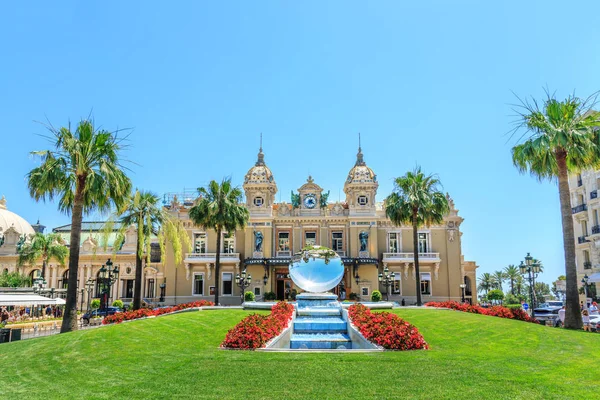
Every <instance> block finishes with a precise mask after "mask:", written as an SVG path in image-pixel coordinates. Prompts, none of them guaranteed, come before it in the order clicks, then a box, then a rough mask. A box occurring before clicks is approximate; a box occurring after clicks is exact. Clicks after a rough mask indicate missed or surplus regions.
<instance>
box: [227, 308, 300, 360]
mask: <svg viewBox="0 0 600 400" xmlns="http://www.w3.org/2000/svg"><path fill="white" fill-rule="evenodd" d="M293 313H294V306H292V305H291V304H290V303H288V302H286V301H280V302H279V303H277V304H275V305H274V306H273V308H272V309H271V314H270V315H259V314H251V315H249V316H247V317H246V318H244V319H243V320H241V321H240V322H239V323H238V324H237V325H236V326H235V327H233V328H232V329H230V330H229V331H228V332H227V335H226V336H225V340H223V342H222V343H221V347H223V348H229V349H258V348H260V347H264V346H265V345H266V344H267V342H268V341H269V340H271V339H272V338H274V337H275V336H277V335H279V334H280V333H281V332H282V331H283V330H284V329H285V328H287V327H288V325H289V323H290V321H291V319H292V315H293Z"/></svg>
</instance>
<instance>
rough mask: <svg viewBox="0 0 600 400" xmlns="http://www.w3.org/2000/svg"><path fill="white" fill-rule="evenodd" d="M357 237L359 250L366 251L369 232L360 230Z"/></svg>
mask: <svg viewBox="0 0 600 400" xmlns="http://www.w3.org/2000/svg"><path fill="white" fill-rule="evenodd" d="M358 239H359V240H360V251H367V248H368V246H369V232H367V231H362V232H361V233H359V234H358Z"/></svg>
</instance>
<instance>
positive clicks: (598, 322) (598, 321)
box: [590, 315, 600, 332]
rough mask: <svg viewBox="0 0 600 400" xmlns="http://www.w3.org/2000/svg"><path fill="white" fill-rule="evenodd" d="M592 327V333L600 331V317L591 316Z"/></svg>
mask: <svg viewBox="0 0 600 400" xmlns="http://www.w3.org/2000/svg"><path fill="white" fill-rule="evenodd" d="M590 326H591V328H592V331H594V330H595V331H596V332H598V329H600V315H590Z"/></svg>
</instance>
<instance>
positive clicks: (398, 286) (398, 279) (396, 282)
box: [392, 272, 402, 294]
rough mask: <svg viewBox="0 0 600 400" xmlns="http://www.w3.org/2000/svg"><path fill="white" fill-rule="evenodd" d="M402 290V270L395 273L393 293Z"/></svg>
mask: <svg viewBox="0 0 600 400" xmlns="http://www.w3.org/2000/svg"><path fill="white" fill-rule="evenodd" d="M401 290H402V281H401V276H400V272H397V273H396V274H394V283H393V284H392V294H400V291H401Z"/></svg>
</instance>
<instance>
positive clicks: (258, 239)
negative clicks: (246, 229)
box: [254, 231, 263, 252]
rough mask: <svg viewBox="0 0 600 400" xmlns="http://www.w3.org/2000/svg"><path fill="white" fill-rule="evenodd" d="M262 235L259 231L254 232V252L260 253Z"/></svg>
mask: <svg viewBox="0 0 600 400" xmlns="http://www.w3.org/2000/svg"><path fill="white" fill-rule="evenodd" d="M262 243H263V234H262V232H260V231H254V251H256V252H262Z"/></svg>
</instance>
